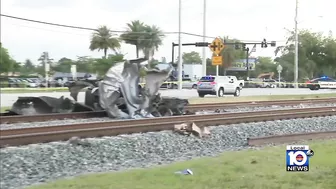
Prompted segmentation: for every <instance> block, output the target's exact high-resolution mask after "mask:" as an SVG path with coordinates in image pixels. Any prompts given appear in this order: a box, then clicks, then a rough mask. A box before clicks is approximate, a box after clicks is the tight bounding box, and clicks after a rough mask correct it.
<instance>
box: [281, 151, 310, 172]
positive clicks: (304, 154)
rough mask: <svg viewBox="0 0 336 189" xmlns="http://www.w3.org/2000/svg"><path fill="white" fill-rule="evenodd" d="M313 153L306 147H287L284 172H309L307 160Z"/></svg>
mask: <svg viewBox="0 0 336 189" xmlns="http://www.w3.org/2000/svg"><path fill="white" fill-rule="evenodd" d="M313 156H314V151H313V150H312V149H310V148H309V146H308V145H288V146H287V150H286V170H287V171H290V172H298V171H300V172H307V171H309V159H310V158H311V157H313Z"/></svg>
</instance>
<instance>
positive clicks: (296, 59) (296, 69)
mask: <svg viewBox="0 0 336 189" xmlns="http://www.w3.org/2000/svg"><path fill="white" fill-rule="evenodd" d="M295 4H296V5H295V57H294V86H295V88H298V78H299V42H298V40H299V34H298V31H297V30H298V28H297V25H298V20H297V19H298V4H299V0H296V3H295Z"/></svg>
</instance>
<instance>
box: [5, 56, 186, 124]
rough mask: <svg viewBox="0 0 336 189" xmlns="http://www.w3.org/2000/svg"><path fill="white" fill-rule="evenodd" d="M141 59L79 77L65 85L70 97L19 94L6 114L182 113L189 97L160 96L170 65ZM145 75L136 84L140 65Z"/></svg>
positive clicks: (121, 115) (141, 115)
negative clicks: (162, 67)
mask: <svg viewBox="0 0 336 189" xmlns="http://www.w3.org/2000/svg"><path fill="white" fill-rule="evenodd" d="M147 64H148V60H147V59H144V58H140V59H135V60H126V61H124V62H119V63H116V64H115V65H114V66H112V67H111V68H110V69H109V70H108V71H107V73H106V74H105V77H104V78H103V79H102V80H90V79H86V80H80V81H76V82H73V83H71V85H70V86H69V87H68V88H69V91H70V96H71V97H73V99H74V100H72V99H69V98H64V97H63V96H62V97H61V98H53V97H47V96H40V97H19V99H18V100H17V101H16V102H15V103H14V104H13V107H12V109H11V110H9V111H8V112H7V113H5V114H6V115H34V114H45V113H71V112H83V111H102V110H105V111H106V112H107V115H108V116H109V117H111V118H119V119H122V118H147V117H161V116H173V115H182V114H184V107H185V106H186V105H188V104H189V103H188V100H186V99H179V98H173V97H161V96H160V93H158V91H159V89H160V86H161V85H162V83H163V82H164V81H165V80H167V78H168V77H169V76H170V74H171V72H172V70H173V67H172V66H170V67H168V68H167V69H165V70H159V69H156V68H154V69H147V68H146V65H147ZM141 67H144V68H145V70H146V73H147V75H146V76H145V80H146V84H145V85H144V86H143V87H142V86H141V85H140V84H139V81H140V75H139V71H140V68H141ZM82 90H85V100H84V103H80V102H78V93H79V92H80V91H82Z"/></svg>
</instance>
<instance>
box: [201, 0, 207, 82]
mask: <svg viewBox="0 0 336 189" xmlns="http://www.w3.org/2000/svg"><path fill="white" fill-rule="evenodd" d="M203 1H204V4H203V42H205V40H206V39H205V36H206V0H203ZM205 48H206V47H203V49H202V56H203V59H202V75H203V76H204V75H206V69H207V65H206V49H205Z"/></svg>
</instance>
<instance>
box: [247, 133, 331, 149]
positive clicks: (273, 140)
mask: <svg viewBox="0 0 336 189" xmlns="http://www.w3.org/2000/svg"><path fill="white" fill-rule="evenodd" d="M328 138H336V131H323V132H310V133H297V134H288V135H273V136H265V137H255V138H247V143H248V145H249V146H262V145H265V144H283V143H291V142H297V141H302V140H318V139H328Z"/></svg>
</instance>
